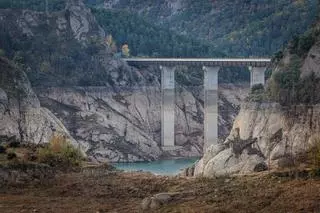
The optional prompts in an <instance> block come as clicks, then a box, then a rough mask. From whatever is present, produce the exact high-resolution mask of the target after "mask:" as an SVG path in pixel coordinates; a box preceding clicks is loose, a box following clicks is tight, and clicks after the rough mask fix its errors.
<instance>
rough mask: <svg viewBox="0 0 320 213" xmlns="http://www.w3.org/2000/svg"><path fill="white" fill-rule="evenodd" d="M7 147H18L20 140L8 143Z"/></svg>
mask: <svg viewBox="0 0 320 213" xmlns="http://www.w3.org/2000/svg"><path fill="white" fill-rule="evenodd" d="M8 147H9V148H19V147H20V142H19V141H12V142H10V143H9V144H8Z"/></svg>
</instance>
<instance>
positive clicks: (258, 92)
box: [248, 84, 265, 102]
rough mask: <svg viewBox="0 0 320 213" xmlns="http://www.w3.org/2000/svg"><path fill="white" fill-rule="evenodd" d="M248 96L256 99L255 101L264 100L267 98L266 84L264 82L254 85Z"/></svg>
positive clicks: (250, 99)
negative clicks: (265, 94) (265, 92)
mask: <svg viewBox="0 0 320 213" xmlns="http://www.w3.org/2000/svg"><path fill="white" fill-rule="evenodd" d="M248 98H249V101H254V102H261V101H263V100H264V98H265V96H264V86H263V85H262V84H255V85H253V86H252V88H251V91H250V94H249V97H248Z"/></svg>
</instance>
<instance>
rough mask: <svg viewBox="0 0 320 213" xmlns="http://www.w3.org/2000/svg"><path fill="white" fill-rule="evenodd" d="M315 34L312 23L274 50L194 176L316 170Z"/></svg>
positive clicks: (318, 37)
mask: <svg viewBox="0 0 320 213" xmlns="http://www.w3.org/2000/svg"><path fill="white" fill-rule="evenodd" d="M319 32H320V24H319V22H318V23H316V24H315V25H314V27H313V28H311V29H309V30H308V31H307V32H306V33H305V34H303V35H301V36H300V37H297V38H295V39H294V40H292V41H291V42H290V43H289V45H288V46H287V48H285V49H284V51H283V52H279V53H278V54H277V57H275V58H274V65H273V70H272V71H273V72H272V75H271V78H270V80H269V81H268V84H267V86H266V88H265V90H263V89H258V90H254V89H253V90H252V93H251V95H250V97H249V99H248V100H247V101H246V102H244V103H243V104H242V105H241V110H240V112H239V114H238V116H237V117H236V119H235V121H234V123H233V127H232V130H231V132H230V135H229V136H228V137H227V139H226V140H225V141H224V142H223V143H220V144H215V145H213V146H212V147H210V149H209V150H208V151H207V152H206V153H205V155H204V157H203V158H202V159H201V161H200V162H199V163H198V164H197V166H196V170H195V174H196V175H205V176H221V175H225V174H232V173H250V172H253V171H262V170H267V169H279V168H280V169H283V168H290V169H297V168H299V167H303V168H305V167H311V168H312V169H316V170H317V169H318V168H319V165H320V161H319V153H320V149H319V144H320V143H319V141H320V140H319V138H320V136H319V131H320V123H319V117H320V105H319V103H320V98H319V92H320V89H319V82H320V73H319V70H320V60H319V57H320V33H319ZM253 97H254V98H253Z"/></svg>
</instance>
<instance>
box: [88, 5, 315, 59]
mask: <svg viewBox="0 0 320 213" xmlns="http://www.w3.org/2000/svg"><path fill="white" fill-rule="evenodd" d="M86 2H90V5H91V6H95V5H99V4H101V1H100V0H86ZM113 7H114V8H116V9H122V10H127V11H130V12H131V13H134V14H137V13H139V14H141V15H142V16H144V17H145V18H146V20H148V21H149V22H150V23H156V24H157V25H159V26H162V27H165V28H170V29H172V30H174V31H175V32H176V33H179V34H185V33H187V34H188V36H190V37H192V38H201V39H202V40H205V41H207V42H208V43H210V44H212V45H213V46H214V47H215V50H219V51H223V52H224V53H225V54H228V55H232V56H270V55H271V54H273V53H274V52H276V51H278V50H279V49H280V48H281V47H282V46H283V44H284V43H287V42H288V41H289V40H291V39H292V37H293V35H298V34H301V33H304V32H305V31H306V29H308V27H309V26H310V25H311V24H312V23H313V22H314V20H315V19H316V16H317V13H318V0H302V1H298V0H296V1H292V0H273V1H270V0H259V1H257V0H250V1H240V0H229V1H225V0H215V1H203V0H201V1H194V0H185V1H184V2H183V4H182V8H181V9H180V10H178V11H175V10H173V9H172V8H170V7H168V5H166V1H156V2H155V1H150V0H149V1H146V0H130V1H129V0H119V1H117V2H116V3H115V4H114V5H113ZM115 29H117V28H115ZM308 44H309V41H306V43H305V44H304V45H303V46H305V47H307V46H308ZM305 47H304V48H305Z"/></svg>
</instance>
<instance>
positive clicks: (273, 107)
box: [195, 103, 320, 176]
mask: <svg viewBox="0 0 320 213" xmlns="http://www.w3.org/2000/svg"><path fill="white" fill-rule="evenodd" d="M319 116H320V106H319V105H315V106H309V107H308V106H302V105H301V106H294V107H292V108H283V107H281V106H280V105H279V104H276V103H262V104H259V103H244V104H243V105H242V106H241V111H240V113H239V115H238V116H237V118H236V120H235V122H234V124H233V128H232V130H231V133H230V135H229V137H228V138H227V139H226V140H225V142H224V143H221V144H219V145H217V146H212V147H210V150H208V152H206V153H205V155H204V157H203V158H202V159H201V160H200V161H199V162H198V163H197V166H196V169H195V175H204V176H220V175H225V174H233V173H248V172H253V171H257V170H259V169H260V168H264V169H267V168H268V167H270V168H279V167H284V166H290V165H291V166H292V165H293V164H294V163H296V162H295V161H297V160H298V158H299V156H300V157H301V156H303V155H305V154H306V151H308V150H309V149H310V148H311V147H312V145H313V144H312V143H313V140H312V139H313V138H315V137H319V131H320V122H319V119H318V118H319Z"/></svg>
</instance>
